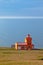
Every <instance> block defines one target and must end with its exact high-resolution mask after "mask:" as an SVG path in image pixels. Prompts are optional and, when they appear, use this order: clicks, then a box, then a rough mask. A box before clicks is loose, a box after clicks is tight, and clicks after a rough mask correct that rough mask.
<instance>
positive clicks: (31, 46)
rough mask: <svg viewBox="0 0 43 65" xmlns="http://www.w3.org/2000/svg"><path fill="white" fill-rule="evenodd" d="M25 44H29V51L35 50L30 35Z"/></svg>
mask: <svg viewBox="0 0 43 65" xmlns="http://www.w3.org/2000/svg"><path fill="white" fill-rule="evenodd" d="M25 42H26V43H27V49H33V48H34V45H33V44H32V38H31V36H30V34H28V35H27V36H26V38H25Z"/></svg>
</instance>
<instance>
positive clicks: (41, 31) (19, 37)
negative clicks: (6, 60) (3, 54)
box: [0, 0, 43, 48]
mask: <svg viewBox="0 0 43 65" xmlns="http://www.w3.org/2000/svg"><path fill="white" fill-rule="evenodd" d="M3 17H5V18H3ZM6 17H8V18H6ZM10 17H14V18H13V19H12V18H10ZM15 17H16V18H15ZM17 17H19V19H18V18H17ZM20 17H22V18H21V19H20ZM23 17H30V18H27V19H26V18H23ZM31 17H33V18H31ZM34 17H42V19H40V18H34ZM28 33H29V34H31V36H32V39H33V44H34V45H35V47H36V48H43V0H0V47H2V46H7V47H10V46H11V45H12V44H14V43H15V42H24V38H25V37H26V36H27V34H28Z"/></svg>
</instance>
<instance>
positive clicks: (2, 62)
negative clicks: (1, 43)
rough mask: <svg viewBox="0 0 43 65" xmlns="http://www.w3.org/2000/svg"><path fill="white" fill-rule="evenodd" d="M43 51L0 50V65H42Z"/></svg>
mask: <svg viewBox="0 0 43 65" xmlns="http://www.w3.org/2000/svg"><path fill="white" fill-rule="evenodd" d="M42 58H43V50H15V49H14V48H0V65H43V60H41V59H42Z"/></svg>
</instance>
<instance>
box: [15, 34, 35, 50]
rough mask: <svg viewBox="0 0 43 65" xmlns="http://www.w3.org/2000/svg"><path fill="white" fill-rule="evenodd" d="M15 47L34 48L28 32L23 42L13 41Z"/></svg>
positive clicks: (17, 48) (19, 48)
mask: <svg viewBox="0 0 43 65" xmlns="http://www.w3.org/2000/svg"><path fill="white" fill-rule="evenodd" d="M15 49H16V50H28V49H34V44H32V38H31V37H30V35H29V34H28V36H27V37H26V38H25V41H24V42H17V43H15Z"/></svg>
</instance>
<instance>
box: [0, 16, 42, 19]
mask: <svg viewBox="0 0 43 65" xmlns="http://www.w3.org/2000/svg"><path fill="white" fill-rule="evenodd" d="M0 19H43V16H0Z"/></svg>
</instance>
